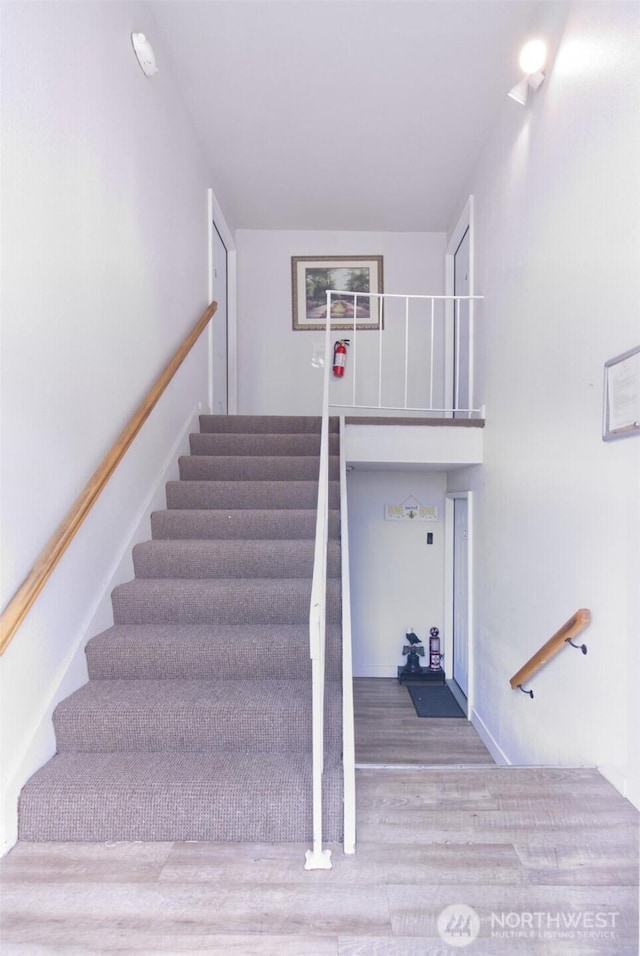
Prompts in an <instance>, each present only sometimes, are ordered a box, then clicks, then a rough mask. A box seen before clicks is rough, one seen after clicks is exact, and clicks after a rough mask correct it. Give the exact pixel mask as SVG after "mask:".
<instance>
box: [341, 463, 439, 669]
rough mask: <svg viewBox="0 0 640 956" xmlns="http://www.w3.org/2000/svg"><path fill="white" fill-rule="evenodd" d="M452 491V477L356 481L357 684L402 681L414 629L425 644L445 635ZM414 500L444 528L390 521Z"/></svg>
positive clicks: (350, 485) (404, 474)
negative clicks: (390, 514) (389, 515)
mask: <svg viewBox="0 0 640 956" xmlns="http://www.w3.org/2000/svg"><path fill="white" fill-rule="evenodd" d="M445 486H446V474H445V472H426V471H369V470H360V469H358V470H354V471H351V472H350V473H349V475H348V478H347V493H348V503H349V558H350V568H351V616H352V633H353V673H354V676H355V677H395V676H396V674H397V669H398V666H399V665H404V663H406V661H405V660H403V657H402V648H403V646H404V644H405V643H406V642H405V634H406V631H407V630H408V629H409V628H413V630H414V631H415V632H416V634H417V635H418V637H420V638H421V639H422V641H423V642H424V641H425V638H428V633H429V628H430V627H433V626H436V627H439V628H440V629H442V624H443V614H444V604H443V602H444V596H443V594H444V495H445ZM410 495H412V496H414V497H415V498H417V499H418V501H419V502H420V503H421V504H423V505H435V506H436V507H437V508H438V512H439V516H440V520H439V521H437V522H435V521H433V522H432V521H429V522H419V523H416V524H414V523H413V522H412V521H385V517H384V508H385V505H389V504H400V503H401V502H403V501H404V500H405V499H406V498H408V497H409V496H410ZM428 532H431V533H432V534H433V544H427V533H428ZM426 646H427V650H428V640H427V641H426ZM425 663H426V657H425Z"/></svg>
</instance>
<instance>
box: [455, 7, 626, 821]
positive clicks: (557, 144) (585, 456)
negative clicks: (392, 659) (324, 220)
mask: <svg viewBox="0 0 640 956" xmlns="http://www.w3.org/2000/svg"><path fill="white" fill-rule="evenodd" d="M542 7H543V12H544V7H545V5H542ZM549 9H551V8H549ZM639 18H640V11H639V10H638V7H637V6H636V5H633V4H625V3H578V4H574V5H572V7H571V10H570V12H569V16H568V20H567V23H566V28H565V30H564V34H563V35H562V37H561V40H560V42H559V46H557V48H556V49H554V53H556V59H555V63H554V65H553V67H552V69H551V71H550V75H548V76H547V79H546V80H545V82H544V84H543V86H542V87H541V88H540V90H539V92H538V93H537V94H536V95H535V96H533V97H532V100H531V102H530V105H529V106H528V107H527V108H525V109H523V108H521V107H519V106H517V105H516V104H515V103H513V102H512V101H510V100H508V99H507V98H506V97H505V100H504V104H503V106H502V109H501V113H500V117H499V122H498V124H497V126H496V128H495V129H494V130H493V131H492V133H491V135H490V137H489V139H488V142H487V145H486V147H485V149H484V151H483V153H482V155H481V157H480V159H479V162H478V164H477V166H476V168H475V171H474V173H473V176H472V178H471V181H470V182H469V183H468V186H467V188H466V189H465V190H464V192H463V193H462V194H461V197H460V207H462V204H463V202H464V200H465V199H466V197H467V195H468V194H469V193H473V194H474V196H475V210H476V218H475V221H476V254H477V260H476V277H477V291H478V292H479V293H481V294H484V295H485V296H486V299H485V305H484V310H483V314H484V318H483V322H482V323H481V324H480V325H479V327H478V340H479V344H480V352H481V359H482V367H481V372H482V374H481V382H482V394H481V395H480V399H481V401H483V402H485V403H486V406H487V427H486V429H485V436H484V454H485V464H484V466H483V467H482V468H477V469H469V470H468V471H466V472H464V471H462V472H453V473H451V475H450V478H449V489H450V490H455V489H460V490H462V489H466V488H473V489H474V490H475V492H476V495H475V514H476V519H477V524H476V528H475V541H476V551H475V554H474V561H475V582H476V594H475V616H476V620H475V628H474V630H475V634H476V635H477V644H476V648H475V657H474V660H475V675H476V685H475V692H474V699H475V703H476V712H477V713H476V719H478V720H480V721H482V723H483V724H484V725H485V728H486V729H487V731H488V733H489V734H490V735H491V736H492V737H493V740H494V741H495V742H496V743H497V744H498V745H499V747H500V748H502V751H503V752H504V754H505V756H506V758H507V759H508V760H509V761H511V762H513V763H534V764H535V763H544V764H571V763H578V764H583V763H584V764H596V765H601V766H602V767H603V770H604V772H605V773H606V774H607V775H608V776H609V777H610V779H611V780H612V781H613V782H614V783H615V784H616V786H618V787H619V788H620V789H621V790H622V791H623V792H625V791H626V792H627V793H628V794H629V795H630V796H631V797H632V798H633V800H634V801H635V802H636V803H638V802H640V732H639V729H638V717H639V713H640V711H639V706H638V701H639V699H640V698H639V695H638V689H637V684H638V675H639V674H640V666H639V665H640V652H639V642H638V633H639V623H640V613H639V612H640V607H639V603H640V588H639V587H638V582H639V581H640V549H639V541H640V510H639V509H640V505H639V487H640V439H639V438H637V437H635V438H628V439H625V440H622V441H619V442H616V443H611V444H605V443H603V442H602V440H601V410H602V384H603V365H604V362H605V361H606V360H607V359H609V358H611V357H612V356H615V355H617V354H619V353H621V352H623V351H625V350H626V349H629V348H631V347H633V346H636V345H638V344H640V319H639V316H640V311H639V304H640V271H639V270H638V249H639V248H640V215H639V214H640V176H639V170H640V127H639V125H638V105H639V103H640V85H639V84H640V74H639V72H638V64H637V49H638V41H639V39H640V35H639V34H640V28H639ZM549 26H553V25H551V24H549ZM556 26H557V25H556ZM543 27H544V24H543ZM453 221H455V217H453ZM580 607H587V608H590V609H591V612H592V615H593V623H592V624H591V626H590V628H589V629H588V630H587V631H586V632H585V633H584V635H583V640H584V641H585V643H586V644H587V645H588V655H587V656H586V657H583V656H582V654H580V652H579V651H575V650H573V649H571V648H567V649H566V650H563V651H562V652H561V654H560V655H559V656H558V657H557V658H556V659H555V660H554V661H553V662H552V663H550V664H548V665H547V667H546V668H545V669H544V670H542V671H541V672H540V673H539V674H538V675H537V676H536V677H535V678H534V679H533V680H532V681H531V687H532V688H533V689H534V693H535V699H534V700H533V701H532V700H530V699H529V698H528V697H526V696H524V695H523V694H521V693H520V692H518V691H512V690H511V689H510V687H509V679H510V677H511V676H512V675H513V674H514V673H515V672H516V671H517V670H518V669H519V668H520V666H521V665H522V664H524V663H525V662H526V661H527V660H528V658H529V657H530V656H531V655H532V654H533V653H534V651H536V650H537V649H538V647H539V646H540V645H541V644H542V643H544V641H546V640H547V638H549V637H550V636H551V635H552V634H553V633H554V632H555V631H556V630H557V628H559V627H560V625H561V624H563V623H564V621H565V620H566V619H567V618H569V617H570V615H571V614H573V612H574V611H575V610H576V609H577V608H580Z"/></svg>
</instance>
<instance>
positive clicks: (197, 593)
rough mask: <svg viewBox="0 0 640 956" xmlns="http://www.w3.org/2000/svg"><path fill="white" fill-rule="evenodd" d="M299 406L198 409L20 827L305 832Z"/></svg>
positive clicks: (338, 776) (328, 828)
mask: <svg viewBox="0 0 640 956" xmlns="http://www.w3.org/2000/svg"><path fill="white" fill-rule="evenodd" d="M337 429H338V422H337V420H332V421H331V423H330V455H331V459H330V469H331V472H330V479H331V481H330V507H331V509H332V510H331V512H330V540H329V554H328V575H329V579H328V586H327V660H326V668H327V685H326V695H325V753H326V757H325V775H324V796H323V799H324V826H325V834H324V836H325V839H326V840H327V841H338V840H340V839H341V838H342V826H343V823H342V766H341V750H342V741H341V733H342V731H341V695H342V690H341V678H340V674H341V629H340V613H341V612H340V542H339V510H338V509H339V482H338V478H339V472H338V460H339V459H338V457H337V455H338V450H339V449H338V441H339V436H338V434H337ZM319 451H320V420H319V419H317V418H289V417H275V416H269V417H254V416H207V415H204V416H202V417H201V419H200V433H199V434H196V435H192V436H191V455H190V456H188V457H184V458H181V459H180V481H175V482H169V483H168V485H167V510H166V511H161V512H157V513H155V514H154V515H153V516H152V522H151V524H152V535H153V538H152V540H151V541H148V542H145V543H144V544H139V545H136V547H135V548H134V552H133V561H134V569H135V579H134V580H133V581H130V582H128V583H127V584H123V585H120V586H118V587H116V588H115V590H114V591H113V594H112V602H113V615H114V622H115V623H114V626H113V627H111V628H109V630H107V631H105V632H104V633H103V634H99V635H98V636H97V637H94V638H93V639H92V640H91V641H89V643H88V645H87V649H86V653H87V663H88V669H89V678H90V679H89V682H88V683H87V684H85V685H84V686H83V687H81V688H80V689H79V690H78V691H76V692H75V693H74V694H72V695H71V696H70V697H69V698H67V699H66V700H64V701H62V702H61V703H60V704H59V705H58V706H57V708H56V710H55V712H54V717H53V722H54V728H55V734H56V741H57V749H58V752H57V754H56V756H55V757H53V759H52V760H51V761H49V763H47V764H46V765H45V766H44V767H42V768H41V769H40V770H39V771H38V772H37V773H36V774H35V775H34V776H33V777H32V778H31V780H30V781H29V782H28V783H27V785H26V786H25V788H24V789H23V792H22V794H21V797H20V808H19V834H20V839H22V840H40V841H42V840H61V841H62V840H64V841H117V840H159V841H165V840H166V841H173V840H176V841H183V840H202V841H215V842H238V841H247V842H299V841H300V842H301V841H310V840H311V838H312V830H311V824H312V801H311V680H310V678H311V663H310V660H309V632H308V619H309V601H310V592H311V573H312V564H313V550H314V541H313V539H314V535H315V520H316V515H315V508H316V500H317V476H318V465H319Z"/></svg>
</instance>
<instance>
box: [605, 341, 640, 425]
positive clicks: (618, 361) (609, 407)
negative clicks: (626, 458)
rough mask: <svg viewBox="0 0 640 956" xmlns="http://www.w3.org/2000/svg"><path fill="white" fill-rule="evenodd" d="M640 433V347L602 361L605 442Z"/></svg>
mask: <svg viewBox="0 0 640 956" xmlns="http://www.w3.org/2000/svg"><path fill="white" fill-rule="evenodd" d="M628 435H640V346H637V347H636V348H635V349H629V351H628V352H623V354H622V355H616V357H615V358H612V359H609V361H608V362H605V363H604V404H603V414H602V437H603V439H604V441H611V440H612V439H614V438H626V437H627V436H628Z"/></svg>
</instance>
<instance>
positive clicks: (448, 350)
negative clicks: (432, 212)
mask: <svg viewBox="0 0 640 956" xmlns="http://www.w3.org/2000/svg"><path fill="white" fill-rule="evenodd" d="M467 230H469V296H473V295H474V294H475V276H474V262H475V224H474V198H473V196H469V198H468V199H467V201H466V203H465V205H464V209H463V210H462V212H461V214H460V218H459V219H458V221H457V223H456V224H455V226H454V227H453V231H452V232H451V235H450V237H449V241H448V242H447V248H446V251H445V256H444V291H445V295H446V296H452V295H453V294H454V293H453V289H454V282H453V268H454V259H455V254H456V250H457V249H458V246H459V245H460V243H461V242H462V240H463V238H464V234H465V232H466V231H467ZM473 309H474V303H473V301H470V302H469V338H470V342H469V348H470V365H469V379H470V381H469V402H468V404H469V406H473V365H474V360H475V356H474V354H473V352H472V351H471V349H472V347H473ZM445 310H446V311H445V315H446V322H445V340H444V363H445V364H444V402H443V404H444V405H446V404H447V401H448V398H449V399H451V407H452V408H453V407H455V406H454V404H453V400H454V394H453V385H454V375H453V304H452V303H447V304H446V305H445ZM452 417H453V416H452Z"/></svg>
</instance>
